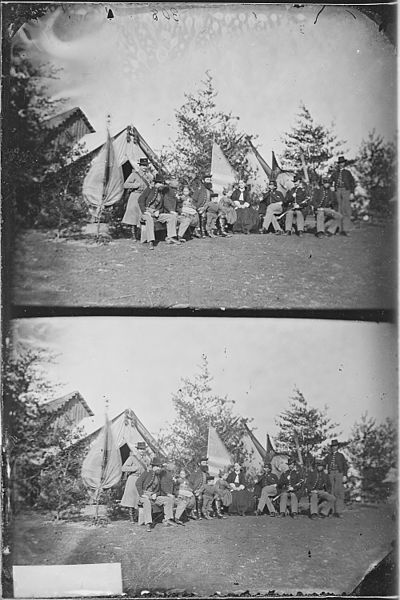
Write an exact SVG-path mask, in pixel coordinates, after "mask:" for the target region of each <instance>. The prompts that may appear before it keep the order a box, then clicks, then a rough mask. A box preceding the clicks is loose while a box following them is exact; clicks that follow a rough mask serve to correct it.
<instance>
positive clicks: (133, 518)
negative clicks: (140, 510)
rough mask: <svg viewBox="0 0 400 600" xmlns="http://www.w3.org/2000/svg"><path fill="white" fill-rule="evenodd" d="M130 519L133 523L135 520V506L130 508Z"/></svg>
mask: <svg viewBox="0 0 400 600" xmlns="http://www.w3.org/2000/svg"><path fill="white" fill-rule="evenodd" d="M129 520H130V522H131V523H134V522H135V509H134V508H130V509H129Z"/></svg>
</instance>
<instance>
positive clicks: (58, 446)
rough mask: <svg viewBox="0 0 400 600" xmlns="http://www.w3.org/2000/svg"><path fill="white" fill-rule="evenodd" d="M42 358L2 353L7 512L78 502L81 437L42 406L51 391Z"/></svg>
mask: <svg viewBox="0 0 400 600" xmlns="http://www.w3.org/2000/svg"><path fill="white" fill-rule="evenodd" d="M51 360H52V359H51V357H50V356H48V355H47V354H45V353H43V352H41V351H36V350H27V349H26V348H23V347H18V348H17V349H15V348H13V347H12V346H8V347H7V348H6V352H5V357H4V362H3V419H4V428H3V448H4V450H5V454H4V456H3V460H5V461H6V465H4V466H5V469H4V472H5V473H8V474H9V479H8V481H7V486H6V485H5V486H4V488H7V491H6V492H5V495H6V498H5V506H8V507H9V509H10V510H11V511H12V512H15V511H16V510H18V509H19V508H20V507H23V506H25V507H30V506H35V505H39V506H41V507H42V508H47V509H51V510H54V511H56V513H57V514H58V513H59V511H60V510H62V509H63V508H65V507H66V506H67V505H68V504H71V503H73V502H75V501H76V500H77V499H82V498H83V496H84V491H83V486H81V485H80V483H79V480H80V476H79V474H80V464H81V458H82V453H83V448H81V447H80V446H76V447H75V446H74V445H73V444H74V442H76V441H77V440H78V439H79V438H80V437H81V432H80V431H78V430H73V427H72V423H67V422H64V423H63V424H62V425H60V424H58V425H57V423H56V422H55V421H54V417H53V415H52V414H51V413H49V412H48V411H47V410H46V409H45V407H44V400H49V399H52V397H53V396H54V393H55V390H56V388H55V387H54V385H53V384H51V383H50V382H49V381H48V380H47V378H46V376H45V374H44V372H43V366H42V365H43V364H44V363H48V362H49V361H51Z"/></svg>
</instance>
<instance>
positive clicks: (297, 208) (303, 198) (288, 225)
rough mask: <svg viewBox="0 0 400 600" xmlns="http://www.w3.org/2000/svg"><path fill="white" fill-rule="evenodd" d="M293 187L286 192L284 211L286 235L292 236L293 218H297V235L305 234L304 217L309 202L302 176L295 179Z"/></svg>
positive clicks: (299, 175) (296, 176)
mask: <svg viewBox="0 0 400 600" xmlns="http://www.w3.org/2000/svg"><path fill="white" fill-rule="evenodd" d="M293 184H294V185H293V187H292V189H291V190H288V191H287V192H286V196H285V202H284V206H283V208H284V210H286V211H287V212H286V219H285V235H292V227H293V218H294V217H295V218H296V227H297V235H298V236H299V237H301V236H302V235H303V233H304V217H305V211H306V208H307V205H308V201H309V193H308V188H307V186H306V184H305V183H304V181H303V176H302V175H301V174H298V175H295V176H294V177H293Z"/></svg>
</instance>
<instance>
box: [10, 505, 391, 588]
mask: <svg viewBox="0 0 400 600" xmlns="http://www.w3.org/2000/svg"><path fill="white" fill-rule="evenodd" d="M396 530H397V528H396V523H395V522H394V520H393V512H392V510H391V509H390V508H389V506H382V507H379V508H376V507H374V508H372V507H361V506H357V507H355V508H352V507H349V508H347V510H346V511H345V512H344V517H343V519H335V518H333V517H331V518H329V519H319V520H316V521H311V520H310V519H309V518H308V517H307V516H306V515H301V516H300V517H299V518H298V519H296V520H293V519H292V518H290V517H287V518H285V519H279V518H275V519H274V518H271V517H269V516H267V515H265V516H262V517H255V516H245V517H238V516H229V517H228V518H227V519H225V520H216V519H213V520H212V521H205V520H203V521H197V522H193V521H190V522H189V523H187V524H186V526H184V527H181V526H178V527H168V528H166V527H164V526H163V525H156V527H155V528H154V529H153V531H152V532H151V533H147V532H146V531H145V528H144V527H143V526H139V525H137V524H132V523H130V522H129V521H127V520H126V521H124V520H117V521H113V522H111V523H110V524H109V525H108V526H105V527H100V526H99V527H96V526H92V525H90V524H89V523H87V522H75V523H72V522H58V523H57V522H54V521H51V520H46V517H45V516H43V515H39V514H37V513H34V512H30V513H24V514H21V515H19V516H18V518H17V520H16V522H15V525H14V529H13V534H12V537H11V543H10V550H11V553H10V554H9V556H8V557H7V558H8V563H9V565H11V564H14V565H51V564H78V563H82V564H85V563H86V564H88V563H102V562H120V563H121V564H122V577H123V591H124V592H125V593H126V594H128V595H140V593H141V592H142V591H143V590H149V591H150V592H152V593H153V594H154V593H156V592H166V591H168V592H169V593H172V592H175V593H177V594H180V595H182V594H184V593H191V594H195V595H199V596H207V595H209V594H214V593H216V592H219V593H220V594H222V595H228V594H232V593H235V594H240V593H244V592H246V591H248V592H249V593H250V594H252V595H255V594H262V595H266V594H267V593H268V592H272V591H275V592H276V593H280V594H296V593H297V592H303V593H308V594H310V593H323V592H325V593H334V594H343V593H345V594H349V593H351V592H352V591H353V590H354V589H355V588H356V586H357V585H358V584H359V583H360V581H361V580H362V579H363V577H364V575H365V574H366V573H367V572H368V571H369V570H370V569H371V567H372V566H373V565H374V564H377V563H378V562H379V561H380V560H382V559H383V557H384V556H385V555H387V554H388V552H389V551H390V550H391V543H392V541H393V540H394V539H395V536H396ZM9 573H11V567H10V566H9Z"/></svg>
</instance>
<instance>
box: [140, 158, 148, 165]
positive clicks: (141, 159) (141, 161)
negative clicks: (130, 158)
mask: <svg viewBox="0 0 400 600" xmlns="http://www.w3.org/2000/svg"><path fill="white" fill-rule="evenodd" d="M138 165H139V167H148V166H149V159H148V158H139V162H138Z"/></svg>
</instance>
